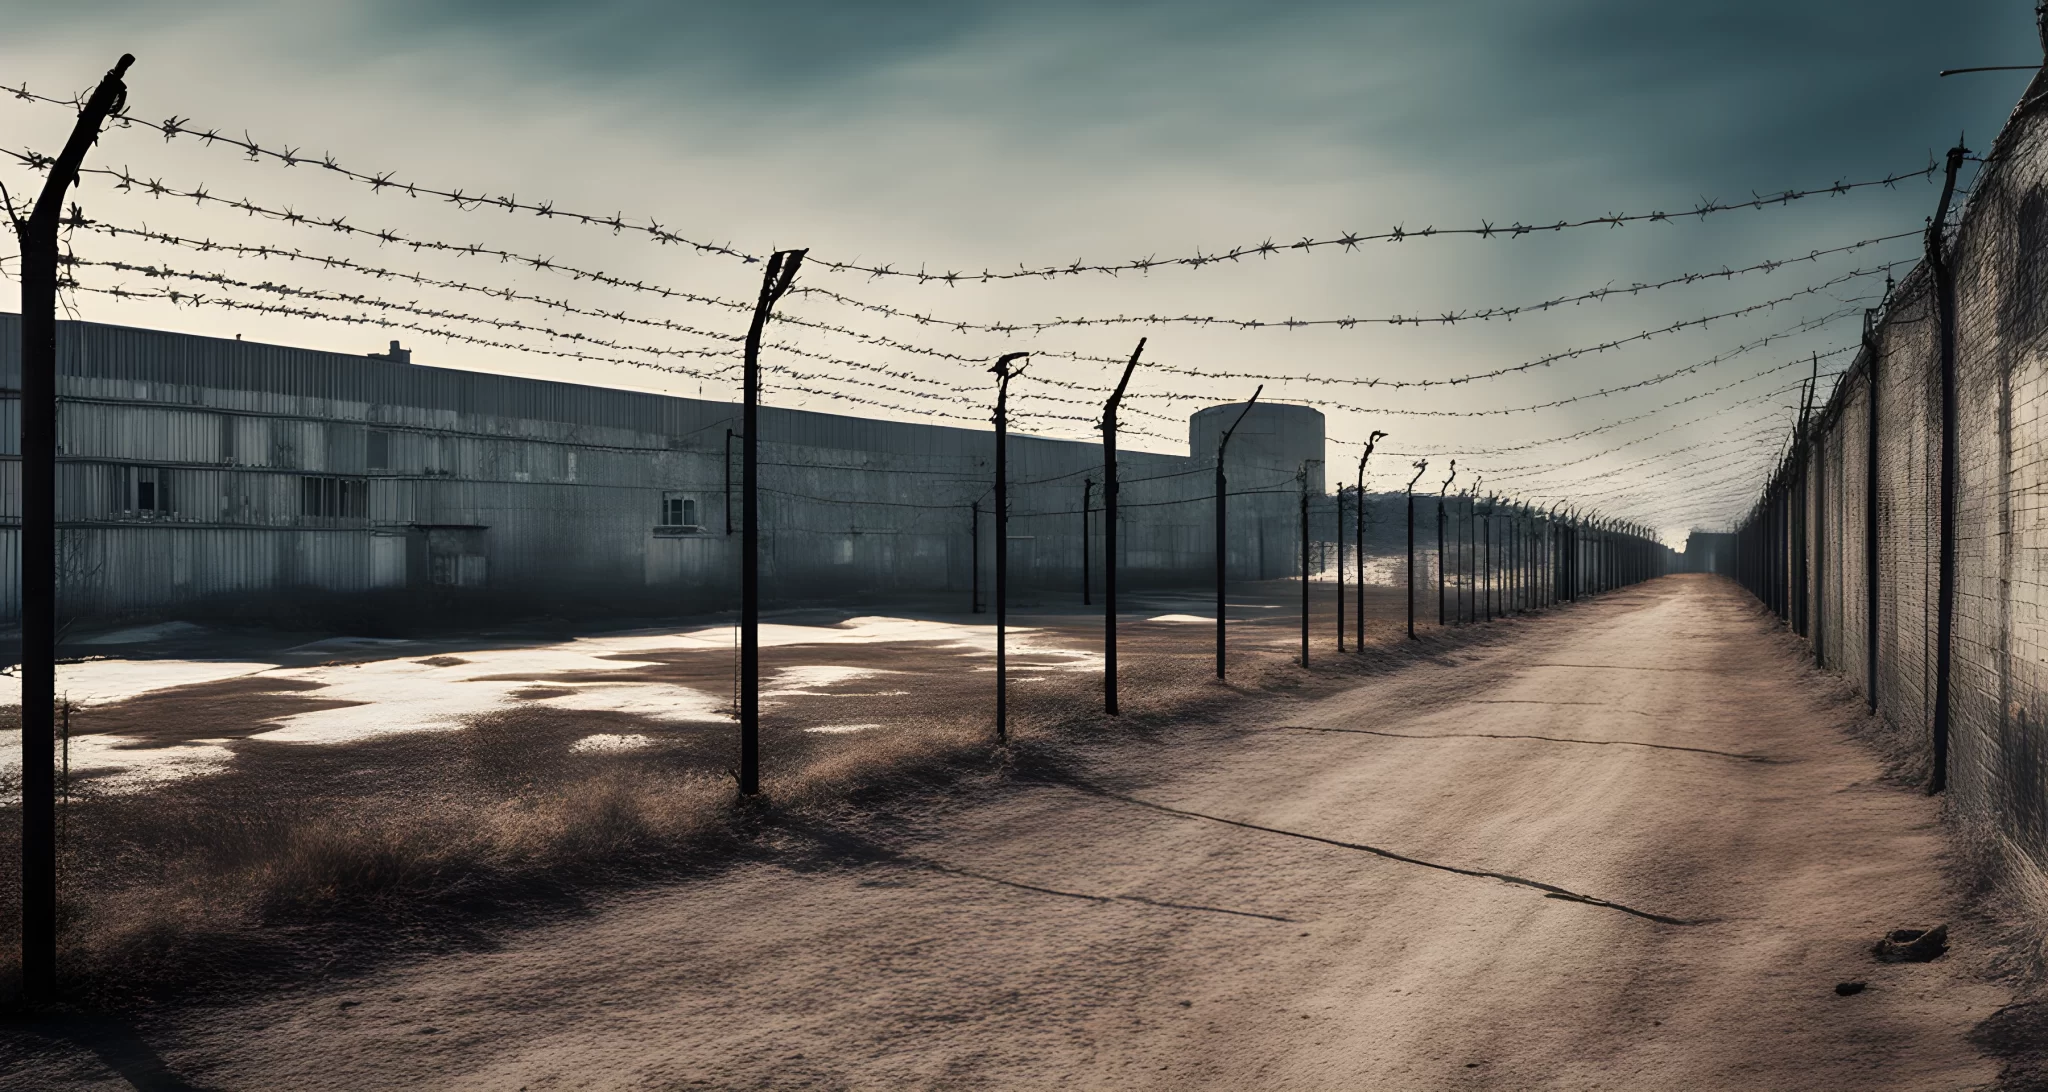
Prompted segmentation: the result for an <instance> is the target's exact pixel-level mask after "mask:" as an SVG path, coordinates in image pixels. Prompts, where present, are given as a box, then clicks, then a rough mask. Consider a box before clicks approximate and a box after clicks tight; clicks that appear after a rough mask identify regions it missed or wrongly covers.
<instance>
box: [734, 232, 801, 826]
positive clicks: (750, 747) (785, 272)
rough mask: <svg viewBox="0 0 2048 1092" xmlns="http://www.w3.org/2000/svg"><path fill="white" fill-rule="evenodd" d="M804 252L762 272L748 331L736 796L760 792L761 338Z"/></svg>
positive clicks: (786, 253) (778, 259)
mask: <svg viewBox="0 0 2048 1092" xmlns="http://www.w3.org/2000/svg"><path fill="white" fill-rule="evenodd" d="M804 253H805V252H804V251H801V250H778V251H776V252H775V253H774V254H771V255H769V257H768V266H767V268H766V269H764V270H762V273H761V294H760V295H759V296H758V297H756V298H755V300H754V320H753V323H752V324H751V325H750V326H748V327H747V344H746V382H745V384H744V386H745V388H746V390H745V399H746V405H745V409H744V410H743V413H744V420H743V422H742V423H741V426H740V428H741V431H742V432H743V433H744V435H743V436H742V437H741V444H740V466H741V469H740V473H741V476H742V492H741V503H740V526H741V534H742V535H743V537H744V541H743V542H742V543H741V546H740V772H739V782H740V795H741V796H758V795H759V794H760V792H761V495H760V494H761V481H760V446H761V424H760V406H761V334H762V331H763V330H764V329H766V328H767V325H768V316H769V315H770V314H772V313H773V312H774V310H775V304H776V303H777V302H778V301H780V300H781V299H782V297H783V294H784V293H786V292H788V291H789V286H790V283H791V282H792V281H794V280H795V279H796V271H797V267H798V266H800V265H802V264H803V260H804Z"/></svg>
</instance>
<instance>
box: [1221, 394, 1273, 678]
mask: <svg viewBox="0 0 2048 1092" xmlns="http://www.w3.org/2000/svg"><path fill="white" fill-rule="evenodd" d="M1265 389H1266V385H1265V384H1264V383H1261V384H1259V385H1258V387H1257V389H1255V390H1253V391H1252V397H1251V401H1249V402H1246V403H1245V404H1244V408H1243V409H1241V410H1239V411H1238V413H1237V420H1235V421H1232V422H1231V423H1230V427H1229V428H1227V429H1224V430H1223V437H1222V438H1221V439H1219V440H1217V441H1216V677H1217V678H1219V679H1220V678H1222V677H1223V656H1224V644H1223V625H1224V621H1223V616H1224V608H1225V606H1226V605H1227V599H1226V598H1225V595H1226V593H1225V590H1224V581H1225V579H1226V577H1227V573H1226V571H1225V567H1226V566H1227V565H1228V564H1229V563H1230V540H1229V537H1228V534H1227V531H1228V527H1227V523H1226V517H1225V511H1226V508H1227V506H1228V504H1229V496H1230V494H1229V491H1228V488H1227V486H1228V480H1227V478H1226V476H1225V474H1224V469H1223V455H1224V452H1225V451H1226V450H1227V449H1228V448H1229V447H1230V437H1231V435H1232V434H1233V433H1235V432H1236V431H1237V426H1239V425H1241V424H1244V417H1245V414H1247V413H1250V412H1251V411H1252V406H1253V405H1255V404H1257V403H1258V400H1259V395H1260V394H1262V393H1264V391H1265ZM1260 575H1262V576H1263V575H1265V574H1263V573H1261V574H1260Z"/></svg>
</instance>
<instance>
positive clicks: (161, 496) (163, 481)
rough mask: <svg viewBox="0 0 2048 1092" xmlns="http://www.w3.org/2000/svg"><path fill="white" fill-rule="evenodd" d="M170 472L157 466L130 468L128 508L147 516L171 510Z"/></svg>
mask: <svg viewBox="0 0 2048 1092" xmlns="http://www.w3.org/2000/svg"><path fill="white" fill-rule="evenodd" d="M170 478H171V475H170V472H169V471H167V470H165V469H163V468H162V467H156V466H133V467H129V468H128V481H129V488H128V509H129V510H130V511H133V512H137V513H140V514H142V515H145V516H161V515H168V514H170V511H171V490H170V484H171V481H170Z"/></svg>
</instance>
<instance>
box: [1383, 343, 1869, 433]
mask: <svg viewBox="0 0 2048 1092" xmlns="http://www.w3.org/2000/svg"><path fill="white" fill-rule="evenodd" d="M1842 351H1844V350H1841V349H1831V350H1829V351H1827V352H1825V353H1822V354H1820V355H1821V357H1822V359H1827V358H1829V357H1834V356H1839V355H1840V354H1841V352H1842ZM1810 362H1811V357H1806V356H1802V357H1799V358H1797V359H1794V360H1788V361H1786V362H1784V363H1783V364H1779V365H1777V366H1775V367H1771V368H1766V369H1764V370H1763V371H1761V372H1758V373H1756V374H1755V375H1750V376H1745V377H1743V378H1741V379H1736V380H1731V381H1729V382H1727V383H1723V384H1721V385H1720V386H1718V387H1713V388H1711V389H1708V390H1704V391H1700V392H1698V393H1697V394H1690V395H1687V396H1685V397H1684V398H1679V399H1675V400H1673V401H1670V402H1666V403H1664V404H1663V405H1661V406H1658V407H1656V408H1655V409H1649V410H1645V411H1643V412H1642V413H1638V414H1635V415H1634V416H1631V417H1623V418H1620V419H1619V420H1614V421H1609V422H1606V423H1605V424H1600V425H1594V426H1593V427H1591V428H1585V429H1580V430H1579V431H1577V432H1573V433H1568V434H1566V435H1563V436H1552V437H1549V438H1548V439H1543V440H1531V441H1529V442H1527V443H1521V444H1510V445H1507V446H1505V447H1496V448H1483V449H1469V450H1466V449H1457V450H1454V449H1449V448H1442V449H1439V448H1428V449H1424V450H1415V451H1389V452H1388V454H1389V455H1392V456H1394V457H1396V458H1408V457H1411V456H1417V457H1427V458H1435V457H1437V456H1440V455H1455V456H1460V457H1463V456H1486V455H1507V454H1512V453H1514V452H1519V451H1529V450H1532V449H1535V448H1539V447H1547V446H1549V445H1551V444H1561V443H1567V442H1569V441H1572V440H1580V439H1584V438H1585V437H1587V436H1594V435H1598V434H1600V433H1602V432H1608V431H1610V430H1613V429H1617V428H1620V427H1622V426H1623V425H1632V424H1635V423H1636V422H1638V421H1642V420H1645V419H1648V418H1651V417H1655V416H1656V415H1658V414H1660V413H1663V412H1665V411H1666V410H1671V409H1676V408H1678V407H1679V406H1683V405H1686V404H1688V403H1691V402H1697V401H1699V400H1700V399H1702V398H1711V397H1713V396H1714V395H1716V394H1720V393H1721V392H1722V391H1726V390H1729V389H1731V388H1734V387H1739V386H1741V385H1743V384H1744V383H1753V382H1755V381H1756V380H1758V379H1761V378H1763V377H1764V376H1767V375H1773V374H1776V373H1778V372H1781V371H1784V370H1785V369H1787V368H1790V367H1794V366H1796V365H1801V364H1807V363H1810ZM1822 374H1823V375H1832V374H1835V373H1832V372H1827V373H1822ZM1788 389H1792V388H1788ZM1783 393H1784V391H1783V390H1778V391H1770V392H1767V393H1764V394H1760V395H1755V396H1753V397H1750V398H1744V399H1741V400H1739V401H1735V402H1730V403H1729V404H1727V405H1726V406H1723V407H1721V408H1720V409H1717V410H1714V411H1712V412H1710V413H1706V414H1702V415H1700V416H1698V417H1695V418H1693V419H1692V420H1689V421H1684V422H1681V423H1679V424H1676V425H1672V426H1670V427H1671V429H1672V430H1677V429H1682V428H1690V427H1692V426H1693V425H1696V424H1699V423H1700V422H1702V421H1710V420H1712V419H1714V418H1715V417H1718V416H1720V415H1721V414H1723V413H1727V412H1728V411H1730V410H1733V409H1738V408H1740V407H1742V406H1746V405H1749V404H1750V403H1752V402H1757V401H1760V400H1762V399H1765V398H1771V397H1775V396H1776V395H1779V394H1783ZM1657 435H1660V434H1659V433H1651V434H1650V435H1649V436H1642V437H1638V438H1636V439H1634V440H1631V441H1629V443H1631V444H1634V443H1641V442H1643V441H1644V440H1648V439H1652V438H1654V437H1656V436H1657ZM1361 442H1362V441H1361ZM1622 446H1626V445H1622Z"/></svg>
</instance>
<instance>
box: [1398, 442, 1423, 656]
mask: <svg viewBox="0 0 2048 1092" xmlns="http://www.w3.org/2000/svg"><path fill="white" fill-rule="evenodd" d="M1414 465H1415V476H1414V477H1412V478H1410V479H1408V485H1407V487H1406V488H1404V489H1402V491H1401V494H1402V496H1403V498H1404V501H1403V506H1404V507H1406V508H1407V509H1408V565H1407V569H1406V571H1405V572H1403V573H1402V575H1401V583H1402V585H1403V586H1404V588H1405V594H1403V595H1402V596H1401V598H1403V599H1405V600H1407V601H1408V639H1409V640H1411V641H1412V640H1414V639H1415V483H1416V482H1419V481H1421V480H1422V475H1423V474H1424V473H1425V472H1427V471H1428V470H1429V460H1428V459H1417V460H1415V464H1414ZM1423 586H1424V587H1428V585H1427V584H1424V585H1423Z"/></svg>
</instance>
